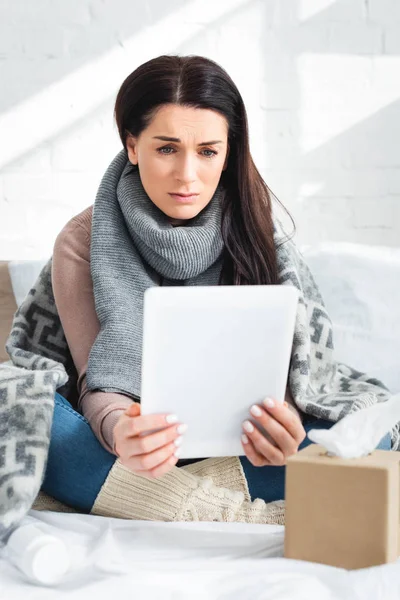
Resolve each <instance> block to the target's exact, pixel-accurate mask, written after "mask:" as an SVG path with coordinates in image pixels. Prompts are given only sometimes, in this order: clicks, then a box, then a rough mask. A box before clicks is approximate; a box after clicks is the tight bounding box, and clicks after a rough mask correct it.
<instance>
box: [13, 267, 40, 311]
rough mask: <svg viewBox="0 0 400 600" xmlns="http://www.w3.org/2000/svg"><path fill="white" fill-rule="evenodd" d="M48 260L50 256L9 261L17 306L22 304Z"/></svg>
mask: <svg viewBox="0 0 400 600" xmlns="http://www.w3.org/2000/svg"><path fill="white" fill-rule="evenodd" d="M48 260H49V259H48V258H44V259H42V260H11V261H10V262H9V263H8V271H9V273H10V279H11V285H12V288H13V292H14V296H15V301H16V303H17V306H20V304H21V302H22V301H23V300H24V298H25V297H26V296H27V294H28V292H29V290H30V289H31V287H32V286H33V284H34V283H35V281H36V279H37V278H38V277H39V273H40V271H41V270H42V269H43V267H44V265H45V264H46V263H47V261H48Z"/></svg>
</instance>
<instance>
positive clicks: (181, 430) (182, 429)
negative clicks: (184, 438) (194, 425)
mask: <svg viewBox="0 0 400 600" xmlns="http://www.w3.org/2000/svg"><path fill="white" fill-rule="evenodd" d="M187 428H188V426H187V425H186V423H182V424H181V425H178V427H177V428H176V430H177V432H178V433H185V431H186V429H187Z"/></svg>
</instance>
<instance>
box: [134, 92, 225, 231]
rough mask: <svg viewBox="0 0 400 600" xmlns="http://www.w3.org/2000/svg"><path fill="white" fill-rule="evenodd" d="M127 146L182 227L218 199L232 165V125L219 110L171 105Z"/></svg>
mask: <svg viewBox="0 0 400 600" xmlns="http://www.w3.org/2000/svg"><path fill="white" fill-rule="evenodd" d="M126 143H127V150H128V156H129V160H130V162H131V163H133V164H135V165H138V166H139V173H140V178H141V181H142V184H143V187H144V189H145V190H146V193H147V195H148V196H149V197H150V199H151V200H152V202H154V204H155V205H156V206H157V207H158V208H159V209H160V210H162V212H163V213H165V214H166V215H167V216H168V217H170V219H171V223H172V224H175V225H179V224H183V223H184V221H186V220H188V219H192V218H193V217H195V216H196V215H198V214H199V213H200V212H201V211H202V210H203V208H205V207H206V206H207V204H208V203H209V202H210V200H211V198H212V197H213V195H214V192H215V190H216V188H217V186H218V183H219V180H220V177H221V173H222V171H223V170H224V169H225V168H226V165H227V159H228V124H227V121H226V119H225V118H224V117H223V116H222V115H220V114H219V113H218V112H216V111H213V110H208V109H203V108H200V109H198V108H188V107H183V106H177V105H176V104H167V105H164V106H162V107H160V108H159V110H158V111H157V112H156V114H155V116H154V118H153V120H152V121H151V123H150V125H149V126H148V127H147V128H146V129H145V130H144V131H143V132H142V133H141V134H140V136H139V137H138V138H135V137H133V136H128V138H127V142H126ZM173 194H184V195H188V194H193V196H191V197H186V198H185V197H183V196H174V195H173Z"/></svg>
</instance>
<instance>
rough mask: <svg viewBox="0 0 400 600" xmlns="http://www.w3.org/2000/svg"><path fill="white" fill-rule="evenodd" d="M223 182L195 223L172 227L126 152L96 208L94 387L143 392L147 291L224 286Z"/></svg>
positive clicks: (114, 164)
mask: <svg viewBox="0 0 400 600" xmlns="http://www.w3.org/2000/svg"><path fill="white" fill-rule="evenodd" d="M223 193H224V192H223V189H222V187H221V185H219V186H218V187H217V189H216V191H215V193H214V196H213V198H212V199H211V202H210V203H209V204H208V205H207V207H206V208H205V209H204V210H203V211H202V212H201V213H200V214H199V215H198V216H197V217H196V218H194V219H193V220H191V221H190V223H189V224H187V225H185V226H184V227H173V226H172V225H171V224H170V221H169V218H168V217H167V216H166V215H165V214H164V213H163V212H162V211H161V210H160V209H159V208H157V206H155V204H154V203H153V202H152V201H151V200H150V198H149V196H148V195H147V193H146V191H145V189H144V187H143V185H142V182H141V179H140V174H139V170H138V168H137V167H135V166H134V165H132V164H131V163H130V162H129V161H128V157H127V154H126V152H125V151H124V150H122V151H121V152H120V153H119V154H118V155H117V156H116V157H115V159H114V160H113V161H112V163H111V164H110V166H109V167H108V169H107V171H106V173H105V175H104V177H103V179H102V181H101V184H100V187H99V190H98V193H97V196H96V200H95V203H94V208H93V219H92V238H91V240H92V241H91V248H90V265H91V274H92V279H93V290H94V298H95V306H96V312H97V316H98V318H99V322H100V328H101V329H100V333H99V335H98V336H97V338H96V341H95V343H94V345H93V347H92V350H91V352H90V357H89V363H88V369H87V385H88V388H89V389H102V390H103V391H116V392H124V393H126V394H128V395H131V396H133V397H140V386H141V357H142V322H143V294H144V292H145V291H146V289H147V288H149V287H151V286H154V285H177V284H178V285H217V284H218V281H219V278H220V275H221V268H222V251H223V247H224V245H223V240H222V235H221V200H222V197H223Z"/></svg>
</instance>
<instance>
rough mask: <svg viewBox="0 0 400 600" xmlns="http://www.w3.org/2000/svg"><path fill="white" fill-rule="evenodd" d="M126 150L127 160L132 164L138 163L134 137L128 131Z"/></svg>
mask: <svg viewBox="0 0 400 600" xmlns="http://www.w3.org/2000/svg"><path fill="white" fill-rule="evenodd" d="M126 150H127V152H128V158H129V162H131V163H132V164H133V165H137V164H138V156H137V146H136V138H134V137H133V135H131V134H130V133H129V134H128V136H127V138H126Z"/></svg>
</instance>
